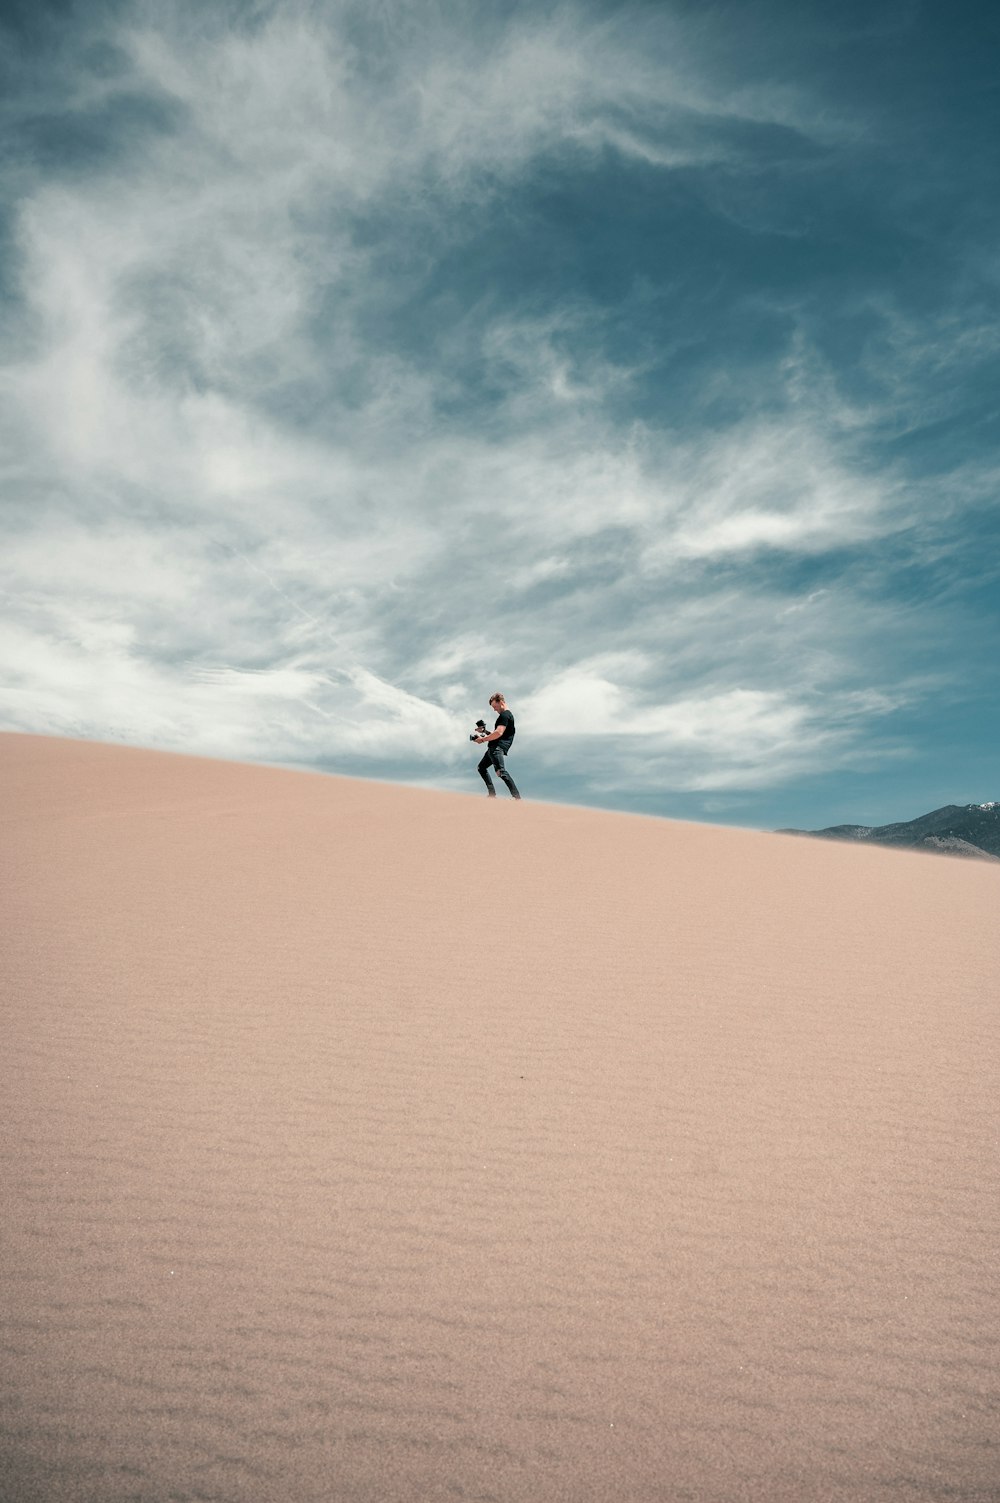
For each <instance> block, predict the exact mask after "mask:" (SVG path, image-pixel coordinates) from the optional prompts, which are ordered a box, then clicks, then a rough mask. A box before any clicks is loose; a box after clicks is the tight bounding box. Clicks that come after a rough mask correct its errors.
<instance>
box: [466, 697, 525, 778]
mask: <svg viewBox="0 0 1000 1503" xmlns="http://www.w3.org/2000/svg"><path fill="white" fill-rule="evenodd" d="M490 706H491V708H492V709H494V710H495V711H496V716H497V723H496V726H495V728H494V729H493V730H492V731H486V732H485V733H484V734H483V735H481V736H477V737H476V740H477V741H478V742H484V741H485V742H486V750H485V752H484V753H483V759H482V761H481V762H480V764H479V766H478V768H477V769H476V770H477V771H478V773H479V776H480V777H481V778H482V780H483V782H484V783H485V784H486V792H487V793H488V794H489V796H490V798H496V796H497V791H496V789H495V788H494V786H493V779H492V778H491V777H490V768H491V767H492V768H493V770H494V771H495V773H496V775H497V777H498V778H499V779H500V781H501V782H502V783H506V784H507V787H508V788H509V789H510V796H511V798H520V797H521V795H520V794H519V793H518V791H517V784H516V783H515V782H514V779H513V778H512V777H511V775H510V773H509V772H508V771H507V768H506V765H505V758H506V756H507V754H508V752H509V751H510V747H511V742H512V741H513V740H514V717H513V715H512V714H511V712H510V710H508V708H507V701H506V700H505V699H504V697H503V695H502V694H501V693H500V692H499V690H498V691H497V693H496V694H491V695H490Z"/></svg>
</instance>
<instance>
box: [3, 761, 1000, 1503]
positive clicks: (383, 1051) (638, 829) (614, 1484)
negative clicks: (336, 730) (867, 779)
mask: <svg viewBox="0 0 1000 1503" xmlns="http://www.w3.org/2000/svg"><path fill="white" fill-rule="evenodd" d="M0 775H2V785H3V790H4V791H3V795H2V803H0V822H2V826H3V840H4V848H5V860H4V867H3V873H4V875H3V932H4V936H5V937H4V940H3V973H4V976H3V980H4V993H5V997H6V1002H5V1022H6V1027H5V1042H6V1049H5V1060H6V1064H5V1081H4V1086H5V1097H6V1101H7V1109H6V1120H7V1130H6V1132H5V1134H4V1135H3V1140H2V1141H3V1174H4V1181H5V1185H6V1194H5V1210H4V1222H5V1226H4V1234H3V1235H4V1242H5V1256H4V1272H5V1284H6V1293H7V1299H6V1315H5V1320H4V1362H3V1369H2V1370H3V1382H2V1392H3V1398H4V1404H3V1416H2V1419H0V1496H3V1498H4V1499H6V1500H11V1503H27V1500H35V1499H38V1500H42V1499H52V1498H60V1499H70V1500H74V1503H75V1500H95V1503H97V1500H100V1503H116V1500H124V1499H134V1498H141V1499H143V1503H159V1500H161V1499H162V1500H167V1499H168V1498H169V1499H176V1498H212V1499H216V1498H217V1499H224V1500H234V1503H235V1500H240V1503H247V1500H250V1503H257V1500H260V1503H264V1500H272V1499H273V1500H278V1499H286V1498H287V1499H294V1500H296V1503H312V1500H316V1503H320V1500H323V1503H328V1500H331V1499H336V1500H340V1499H343V1500H351V1503H357V1500H363V1503H367V1500H371V1503H376V1500H377V1503H396V1500H398V1503H411V1500H415V1499H421V1500H428V1499H442V1500H444V1499H456V1498H466V1499H496V1500H502V1503H513V1500H524V1503H545V1500H549V1499H551V1500H557V1499H558V1500H573V1503H587V1500H598V1499H609V1500H610V1499H615V1500H620V1499H628V1500H630V1503H639V1500H642V1503H645V1500H653V1499H656V1500H664V1499H669V1500H673V1499H698V1500H708V1503H722V1500H726V1503H728V1500H734V1503H735V1500H751V1499H752V1500H756V1499H768V1500H771V1503H774V1500H788V1503H806V1500H817V1503H818V1500H820V1499H822V1500H843V1503H848V1500H850V1503H857V1500H859V1499H863V1500H866V1503H879V1500H904V1499H906V1500H909V1499H938V1498H944V1497H947V1498H949V1499H961V1500H965V1503H985V1500H987V1499H994V1500H995V1499H996V1498H997V1497H998V1493H997V1478H998V1476H1000V1457H998V1454H997V1414H998V1409H1000V1310H998V1296H997V1283H996V1276H995V1274H996V1248H997V1245H998V1233H1000V1194H998V1184H997V1179H998V1175H997V1152H996V1145H997V1138H998V1126H1000V1120H998V1119H1000V1111H998V1104H997V1079H998V1069H997V1066H998V1063H1000V1048H998V1042H1000V1017H998V1010H997V1005H996V1004H997V994H998V963H997V955H998V954H1000V943H998V940H1000V923H998V917H997V914H998V900H1000V880H998V876H997V872H996V870H995V869H994V868H993V867H991V866H989V865H987V864H986V863H983V864H978V863H975V862H962V861H957V860H945V859H941V860H928V859H926V857H922V856H920V855H919V854H916V855H908V854H901V853H895V852H885V851H882V850H878V849H868V848H866V847H864V846H849V845H835V844H825V843H821V842H811V841H804V840H801V839H799V838H796V837H793V836H776V835H765V834H755V833H750V832H744V831H737V830H727V829H721V828H716V827H708V826H698V825H686V824H680V823H673V822H670V821H665V820H657V819H652V818H641V817H636V816H624V815H616V814H608V813H600V812H596V811H588V810H582V809H576V808H567V807H557V806H552V805H544V804H533V803H531V802H530V801H528V800H527V799H526V800H525V801H524V802H523V803H522V804H521V805H515V804H513V803H512V802H511V801H509V800H506V799H503V798H499V799H497V800H496V801H495V802H492V803H491V802H489V801H488V800H486V799H485V797H481V796H473V795H472V794H470V795H469V796H462V795H455V794H444V793H433V792H425V791H417V790H413V789H407V788H401V787H394V786H390V785H384V784H374V783H365V782H360V781H352V780H349V779H340V778H333V777H322V776H317V775H309V774H301V773H292V772H282V771H278V770H275V769H270V768H261V767H251V766H244V765H234V764H228V763H222V762H210V761H205V760H199V759H195V758H184V757H177V756H170V755H167V754H160V753H154V752H146V751H137V750H129V749H125V748H121V747H112V746H104V745H98V744H94V743H85V742H73V741H59V740H51V739H46V738H42V737H33V736H23V735H10V734H8V735H3V736H0Z"/></svg>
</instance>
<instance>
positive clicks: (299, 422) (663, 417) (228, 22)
mask: <svg viewBox="0 0 1000 1503" xmlns="http://www.w3.org/2000/svg"><path fill="white" fill-rule="evenodd" d="M0 15H2V18H3V28H4V35H3V38H2V41H3V47H2V55H3V62H2V68H3V75H4V76H3V91H2V98H3V103H2V106H0V107H2V110H3V126H4V140H5V143H6V145H5V152H4V155H3V159H2V164H0V193H2V220H0V256H2V261H0V295H2V302H0V317H2V333H3V340H2V357H0V358H2V369H0V393H2V409H0V420H2V424H3V451H2V452H3V454H4V460H3V468H4V474H3V488H2V492H0V495H2V511H0V528H2V544H3V546H2V560H3V562H2V569H3V611H2V618H0V644H2V645H0V653H2V660H3V674H2V684H0V727H2V728H5V729H9V730H26V731H38V732H44V733H50V734H55V735H69V736H83V737H90V738H95V739H101V740H115V741H123V742H126V743H130V744H135V745H143V746H154V747H161V748H165V749H169V750H176V751H188V752H196V753H202V754H206V755H210V756H223V757H232V758H236V759H240V760H259V761H264V762H272V763H282V764H287V765H292V766H300V767H312V768H318V769H322V770H329V771H340V772H346V773H351V774H357V775H361V776H366V777H376V778H386V779H394V780H395V779H398V780H402V781H406V782H413V783H421V784H427V785H430V786H434V787H441V788H453V789H466V790H468V791H469V792H474V791H475V789H476V780H475V776H474V771H473V766H474V761H475V755H476V754H475V752H474V750H473V749H472V748H470V747H469V743H468V740H467V733H468V730H469V728H470V726H471V723H472V722H473V721H474V720H475V719H476V718H477V717H478V716H479V715H481V714H485V712H486V700H487V697H488V695H489V693H490V692H491V691H492V690H493V689H495V688H501V689H503V690H504V691H505V692H506V694H507V697H508V700H509V701H510V703H511V705H512V706H513V708H514V710H515V713H516V715H517V720H518V727H519V741H518V747H517V757H516V775H517V778H518V782H519V783H520V784H521V786H522V789H523V791H524V793H525V795H526V796H527V797H541V798H547V799H558V800H564V801H569V802H573V803H582V804H595V805H600V806H603V807H609V808H618V809H628V810H640V811H646V812H651V813H658V814H665V815H671V816H677V817H682V818H688V819H699V820H712V821H719V822H723V823H728V824H746V825H757V826H764V827H768V826H775V825H785V824H797V825H806V826H818V825H824V824H832V823H837V822H841V821H846V820H852V821H853V820H860V821H873V822H882V821H887V820H891V819H896V818H905V817H907V816H910V815H915V814H917V813H920V812H923V811H924V810H926V809H930V808H932V807H935V806H937V805H939V804H942V803H947V802H972V801H981V800H986V799H990V798H995V797H997V796H1000V771H998V769H997V765H996V751H995V748H996V745H997V740H998V732H1000V713H998V710H997V704H998V694H997V690H998V688H1000V684H998V677H1000V670H998V666H997V661H998V653H997V643H998V631H997V627H998V615H1000V580H998V572H1000V565H998V559H1000V546H998V545H1000V508H998V504H997V490H998V478H1000V465H998V460H997V436H998V407H1000V398H998V393H1000V316H998V291H1000V237H998V229H1000V196H998V194H997V191H996V183H997V168H998V156H1000V151H998V145H997V143H998V141H1000V130H998V126H1000V119H998V115H1000V111H998V84H997V78H998V77H1000V71H998V64H1000V35H998V31H1000V22H998V18H997V12H996V10H995V7H992V6H987V5H985V4H983V5H971V4H967V5H963V4H958V5H957V6H954V7H948V8H945V7H943V6H940V5H931V4H918V3H913V0H898V3H896V0H887V3H866V4H852V3H846V4H845V3H842V4H839V5H837V6H831V5H829V4H823V5H819V4H812V3H809V0H798V3H753V4H750V3H745V4H727V3H718V4H715V3H705V4H693V3H668V0H666V3H656V4H633V5H618V4H605V5H601V4H582V3H567V4H560V5H555V4H544V3H533V4H497V3H496V0H491V3H489V4H482V5H477V4H475V3H470V0H461V3H454V4H452V3H445V0H438V3H433V0H422V3H419V4H418V3H408V0H365V3H361V0H329V3H314V4H306V3H298V0H295V3H292V0H278V3H273V4H225V3H212V0H201V3H171V0H157V3H156V4H137V3H127V0H126V3H113V4H105V5H102V4H101V3H100V0H90V3H87V4H79V5H75V6H74V5H55V4H50V5H46V4H45V3H44V0H42V3H38V0H35V3H33V4H30V5H11V4H6V5H2V6H0Z"/></svg>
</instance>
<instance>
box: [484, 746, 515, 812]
mask: <svg viewBox="0 0 1000 1503" xmlns="http://www.w3.org/2000/svg"><path fill="white" fill-rule="evenodd" d="M490 750H491V751H492V753H493V766H494V767H495V768H496V770H497V777H498V778H500V780H501V781H502V782H504V783H506V784H507V787H508V788H509V789H510V796H511V798H520V797H521V795H520V794H519V793H518V791H517V784H516V783H515V782H514V779H513V778H512V777H511V775H510V773H509V772H508V771H507V768H506V766H505V765H504V759H503V752H502V751H501V750H500V748H499V746H498V745H497V744H496V742H495V741H494V742H493V743H492V745H491V748H490Z"/></svg>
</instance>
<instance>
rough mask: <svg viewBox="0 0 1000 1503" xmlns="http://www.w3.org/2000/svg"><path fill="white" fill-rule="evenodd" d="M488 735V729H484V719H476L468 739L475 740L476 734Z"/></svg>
mask: <svg viewBox="0 0 1000 1503" xmlns="http://www.w3.org/2000/svg"><path fill="white" fill-rule="evenodd" d="M488 735H489V731H488V730H487V729H486V722H485V720H477V721H476V729H475V730H474V731H473V732H472V734H471V735H470V737H469V740H470V741H475V739H476V737H477V736H488Z"/></svg>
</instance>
